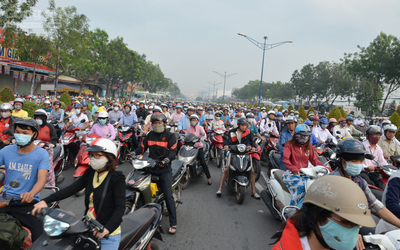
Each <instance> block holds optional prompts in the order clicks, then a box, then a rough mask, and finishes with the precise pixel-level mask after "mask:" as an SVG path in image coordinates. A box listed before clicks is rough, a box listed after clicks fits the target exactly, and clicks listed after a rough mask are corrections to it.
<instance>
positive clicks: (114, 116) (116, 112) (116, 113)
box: [108, 102, 124, 122]
mask: <svg viewBox="0 0 400 250" xmlns="http://www.w3.org/2000/svg"><path fill="white" fill-rule="evenodd" d="M120 106H121V105H120V104H119V103H118V102H115V103H114V104H113V109H112V110H111V111H109V112H108V116H109V117H110V121H115V122H119V121H120V120H121V118H122V116H123V115H124V113H122V111H121V110H120Z"/></svg>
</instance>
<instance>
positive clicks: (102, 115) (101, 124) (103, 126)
mask: <svg viewBox="0 0 400 250" xmlns="http://www.w3.org/2000/svg"><path fill="white" fill-rule="evenodd" d="M89 134H96V135H98V136H101V137H102V138H105V139H110V140H112V141H113V140H114V139H115V130H114V126H113V125H111V124H110V123H109V120H108V113H107V111H100V112H99V114H98V116H97V123H95V124H94V125H93V127H92V128H91V129H90V131H89Z"/></svg>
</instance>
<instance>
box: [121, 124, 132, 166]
mask: <svg viewBox="0 0 400 250" xmlns="http://www.w3.org/2000/svg"><path fill="white" fill-rule="evenodd" d="M135 134H136V132H135V127H134V126H129V125H122V126H121V127H120V128H118V139H119V141H120V157H119V161H118V163H119V165H121V164H122V163H124V162H125V161H126V160H127V157H128V155H129V154H130V153H131V152H132V148H133V140H132V136H136V135H135Z"/></svg>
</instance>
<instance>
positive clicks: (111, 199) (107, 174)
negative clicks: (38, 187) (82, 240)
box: [32, 138, 125, 250]
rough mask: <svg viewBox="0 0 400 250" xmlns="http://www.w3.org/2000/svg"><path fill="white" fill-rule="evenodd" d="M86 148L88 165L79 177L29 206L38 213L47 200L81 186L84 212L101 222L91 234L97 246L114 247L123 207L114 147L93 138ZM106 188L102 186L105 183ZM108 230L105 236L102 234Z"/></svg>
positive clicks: (122, 182) (62, 196)
mask: <svg viewBox="0 0 400 250" xmlns="http://www.w3.org/2000/svg"><path fill="white" fill-rule="evenodd" d="M85 150H86V151H89V158H90V166H91V168H89V169H88V170H86V172H85V173H84V174H83V176H82V177H81V178H79V179H78V180H77V181H75V182H73V183H72V184H71V185H69V186H68V187H66V188H64V189H62V190H60V191H59V192H57V193H54V194H52V195H50V196H48V197H47V198H45V199H43V200H42V201H40V202H39V203H37V204H35V206H34V209H33V210H32V214H33V215H37V214H39V213H40V211H41V210H42V208H45V207H47V203H50V202H53V201H60V200H63V199H66V198H68V197H70V196H73V195H74V194H75V193H77V192H79V191H80V190H82V189H84V188H86V189H85V214H86V215H87V216H89V217H90V218H93V219H96V220H97V221H98V222H100V224H102V225H104V231H103V232H102V233H100V232H97V231H94V232H93V235H94V236H95V237H97V238H99V239H101V248H102V249H107V250H117V249H118V247H119V243H120V239H121V227H120V225H121V222H122V216H123V214H124V210H125V178H124V175H123V173H122V172H120V171H116V169H117V165H118V160H117V159H116V157H117V148H116V146H115V144H114V142H112V141H111V140H108V139H102V138H101V139H97V140H95V141H93V143H92V145H91V146H90V147H88V148H87V149H85ZM107 182H109V184H108V185H107V190H104V189H105V186H106V183H107ZM103 192H105V197H104V202H103V207H102V208H101V209H100V207H99V206H100V203H101V199H102V194H103ZM107 234H110V236H109V238H108V239H105V238H104V236H105V235H107Z"/></svg>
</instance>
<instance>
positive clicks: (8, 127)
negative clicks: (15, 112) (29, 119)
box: [0, 116, 18, 142]
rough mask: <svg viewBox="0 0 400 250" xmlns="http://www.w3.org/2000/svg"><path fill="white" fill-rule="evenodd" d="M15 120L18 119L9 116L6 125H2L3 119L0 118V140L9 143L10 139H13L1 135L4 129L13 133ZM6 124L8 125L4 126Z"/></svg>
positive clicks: (9, 136) (10, 136) (12, 137)
mask: <svg viewBox="0 0 400 250" xmlns="http://www.w3.org/2000/svg"><path fill="white" fill-rule="evenodd" d="M15 119H18V118H14V117H12V116H10V119H9V120H8V121H7V123H4V118H3V117H1V118H0V121H1V123H2V124H0V138H1V140H2V141H3V140H7V141H9V142H11V141H12V139H14V136H12V135H3V131H4V130H6V129H10V130H11V131H12V132H14V122H15ZM6 124H8V125H6Z"/></svg>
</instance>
